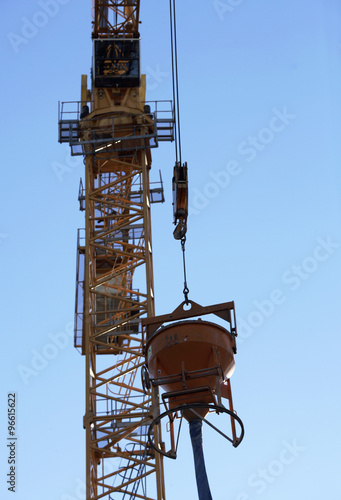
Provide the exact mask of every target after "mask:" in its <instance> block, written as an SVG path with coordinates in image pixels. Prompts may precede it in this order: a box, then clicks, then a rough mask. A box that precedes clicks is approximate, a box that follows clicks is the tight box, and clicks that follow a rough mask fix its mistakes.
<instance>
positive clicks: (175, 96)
mask: <svg viewBox="0 0 341 500" xmlns="http://www.w3.org/2000/svg"><path fill="white" fill-rule="evenodd" d="M169 15H170V35H171V53H172V84H173V101H174V113H175V116H174V135H175V157H176V163H178V162H180V165H181V133H180V102H179V76H178V50H177V34H176V12H175V0H169Z"/></svg>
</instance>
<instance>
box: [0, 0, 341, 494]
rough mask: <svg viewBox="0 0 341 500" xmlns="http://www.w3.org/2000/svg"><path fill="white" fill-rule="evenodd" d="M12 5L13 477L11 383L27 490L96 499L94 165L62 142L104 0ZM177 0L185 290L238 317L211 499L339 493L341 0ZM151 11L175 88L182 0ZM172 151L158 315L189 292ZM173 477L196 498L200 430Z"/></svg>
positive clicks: (150, 41)
mask: <svg viewBox="0 0 341 500" xmlns="http://www.w3.org/2000/svg"><path fill="white" fill-rule="evenodd" d="M3 3H4V5H3V6H2V14H3V15H2V18H1V21H0V22H1V49H0V50H1V58H2V67H3V78H2V93H1V96H2V105H1V111H2V120H1V139H2V145H3V147H2V168H1V181H2V182H1V185H2V195H1V214H2V217H1V223H0V252H1V264H0V265H1V276H2V292H1V293H2V298H1V305H2V311H3V312H2V332H3V333H2V339H3V356H2V363H1V382H0V388H1V389H0V397H1V405H0V408H2V410H1V412H0V429H1V436H2V437H1V441H0V476H1V477H0V492H1V493H0V494H1V498H4V499H7V498H13V494H12V493H11V492H8V491H7V486H6V474H7V473H8V470H9V468H8V467H9V466H8V464H7V458H8V449H7V447H6V437H7V419H6V417H7V394H8V393H9V392H12V391H15V392H16V394H17V437H18V442H17V450H16V451H17V493H16V497H15V498H16V499H17V500H31V499H32V500H45V499H46V498H49V500H80V499H82V498H83V496H82V495H83V485H84V468H85V467H84V463H85V458H84V448H85V444H84V443H85V436H84V431H83V427H82V418H83V413H84V360H83V359H82V357H81V356H80V355H79V354H78V352H77V351H76V350H75V349H74V348H73V341H72V338H71V334H72V322H73V312H74V293H75V261H76V258H75V256H76V230H77V228H78V227H83V225H84V223H83V215H82V213H80V212H79V210H78V201H77V194H78V184H79V178H80V177H81V176H83V164H82V161H81V160H80V159H79V158H77V157H76V158H71V157H70V154H69V151H68V149H67V148H66V146H65V145H60V144H58V142H57V103H58V101H59V100H61V101H71V100H79V99H80V76H81V74H82V73H89V68H90V63H91V42H90V33H91V2H90V1H87V2H84V1H81V0H51V1H48V0H41V1H32V0H26V1H24V0H17V1H16V2H6V3H5V2H3ZM178 4H179V5H178V7H177V14H178V20H177V23H178V49H179V74H180V108H181V131H182V146H183V148H182V157H183V160H184V161H187V163H188V167H189V179H190V210H191V212H190V213H191V215H190V218H189V229H188V237H187V268H188V269H187V272H188V286H189V289H190V294H189V297H190V298H191V299H192V300H195V301H196V302H199V303H200V304H202V305H210V304H214V303H219V302H224V301H229V300H234V301H235V304H236V311H237V325H238V326H239V339H238V340H239V342H238V354H237V356H236V370H235V373H234V375H233V377H232V391H233V396H234V405H235V409H236V410H237V412H238V415H239V416H240V417H241V418H242V419H243V421H244V424H245V438H244V441H243V442H242V444H241V445H240V447H239V448H238V449H233V448H232V447H230V446H229V444H228V443H227V442H225V441H224V440H223V439H222V438H221V437H220V436H219V435H218V434H213V433H211V432H210V430H207V429H205V433H204V447H205V454H206V462H207V463H206V465H207V469H208V475H209V480H210V485H211V489H212V493H213V498H214V500H225V499H226V498H230V499H231V500H249V499H252V500H254V499H258V498H259V499H260V500H268V499H269V500H270V499H271V500H282V499H283V500H284V499H287V498H291V499H293V500H295V499H309V500H317V499H318V500H320V498H329V499H330V500H339V498H340V486H341V481H340V475H339V470H338V464H339V462H340V451H339V450H340V444H341V443H340V431H339V420H340V419H339V413H340V399H339V393H340V390H339V381H340V361H339V352H340V347H341V342H340V320H339V310H340V299H341V293H340V292H341V289H340V288H341V285H340V279H339V275H340V274H339V273H340V262H341V232H340V223H341V220H340V219H341V217H340V213H341V203H340V200H341V195H340V190H341V174H340V157H341V145H340V143H341V141H340V136H341V134H340V133H341V122H340V116H341V93H340V81H341V7H340V4H339V2H338V1H337V0H329V1H328V2H327V1H323V0H309V1H308V0H298V1H295V2H294V1H284V0H277V1H276V2H269V1H266V0H259V1H258V2H252V1H251V0H239V1H238V0H221V1H215V0H198V1H196V2H191V1H186V2H178ZM141 20H142V24H141V37H142V41H141V44H142V71H143V72H144V73H146V74H147V82H148V89H147V92H148V94H147V98H148V99H149V100H159V99H171V96H172V91H171V69H170V47H169V44H170V42H169V30H168V2H167V1H166V0H159V1H157V2H156V1H155V0H154V1H152V0H141ZM173 165H174V148H173V145H171V144H161V147H160V148H159V149H158V150H156V151H153V165H152V180H157V179H158V170H159V169H161V171H162V176H163V180H164V185H165V195H166V203H164V204H163V205H162V206H161V205H154V206H153V211H152V217H153V251H154V276H155V291H156V312H157V314H163V313H166V312H170V311H172V310H173V309H174V308H175V307H176V306H177V305H178V304H179V303H180V302H181V301H182V289H183V282H182V269H181V265H182V262H181V250H180V245H179V243H178V242H176V241H174V240H173V237H172V232H173V226H172V206H171V176H172V168H173ZM140 279H141V276H139V275H137V276H136V280H137V283H136V286H139V284H138V280H140ZM141 286H142V285H141ZM70 332H71V334H70ZM51 346H52V347H51ZM225 424H226V422H224V423H222V424H221V425H222V426H223V425H225ZM165 479H166V495H167V499H169V500H173V499H174V500H176V499H178V498H182V497H186V498H193V499H194V498H196V486H195V477H194V467H193V462H192V456H191V450H190V447H189V437H188V432H187V430H186V429H184V430H183V432H182V437H181V442H180V449H179V457H178V459H177V460H176V461H174V462H173V461H167V463H166V477H165Z"/></svg>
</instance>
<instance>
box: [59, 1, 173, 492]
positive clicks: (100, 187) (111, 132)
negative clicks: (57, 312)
mask: <svg viewBox="0 0 341 500" xmlns="http://www.w3.org/2000/svg"><path fill="white" fill-rule="evenodd" d="M139 14H140V1H139V0H124V1H122V0H95V1H94V3H93V32H92V39H93V66H92V81H91V89H88V85H87V77H86V75H82V83H81V101H80V102H62V103H60V107H59V141H60V142H67V143H69V144H70V147H71V154H72V155H83V156H84V163H85V182H84V183H83V181H81V184H80V190H79V201H80V208H81V210H84V212H85V229H83V230H79V232H78V253H77V255H78V259H77V287H76V288H77V290H76V311H75V347H76V348H78V349H79V350H80V351H81V353H82V354H83V355H84V356H85V361H86V363H85V364H86V408H85V416H84V428H85V430H86V478H87V492H86V499H87V500H90V499H102V498H103V499H113V498H115V500H116V499H124V498H126V499H127V498H129V499H130V498H144V499H154V498H155V499H157V500H163V499H164V498H165V491H164V474H163V457H162V455H160V454H159V453H155V452H154V450H152V448H151V447H150V446H149V445H148V442H147V439H148V436H147V433H148V425H149V422H150V419H151V418H152V417H156V416H157V414H158V392H157V390H156V389H154V390H149V391H144V390H143V389H142V384H141V377H140V368H141V366H142V365H143V363H144V359H143V358H142V355H143V340H142V329H141V328H142V327H141V317H149V316H154V313H155V311H154V288H153V287H154V285H153V263H152V239H151V220H150V205H151V203H153V202H162V201H164V197H163V185H162V179H161V175H160V182H157V183H153V184H151V183H150V180H149V170H150V166H151V152H150V150H151V148H153V147H156V146H158V143H159V142H160V141H171V140H173V123H174V114H173V107H172V102H171V101H162V102H153V103H146V101H145V90H146V78H145V75H140V35H139ZM137 268H140V269H141V268H142V269H143V270H144V274H145V278H146V280H145V289H144V290H141V289H140V290H138V289H136V288H135V287H134V285H133V283H134V281H133V276H134V271H135V269H137ZM159 433H160V428H159V426H156V427H155V429H154V440H155V441H156V443H157V446H158V444H159V443H160V442H161V436H160V435H159ZM152 474H154V476H155V478H156V487H154V489H153V492H152V493H149V492H148V493H147V491H146V478H147V476H150V475H152ZM154 484H155V483H154Z"/></svg>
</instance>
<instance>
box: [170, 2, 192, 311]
mask: <svg viewBox="0 0 341 500" xmlns="http://www.w3.org/2000/svg"><path fill="white" fill-rule="evenodd" d="M169 18H170V37H171V59H172V86H173V101H174V136H175V141H174V142H175V160H176V164H177V165H180V166H181V165H182V158H181V129H180V98H179V72H178V46H177V30H176V11H175V0H169ZM185 242H186V237H185V236H184V237H183V238H181V249H182V252H183V271H184V289H183V294H184V297H185V302H186V304H187V305H188V304H189V300H188V293H189V288H188V286H187V277H186V263H185Z"/></svg>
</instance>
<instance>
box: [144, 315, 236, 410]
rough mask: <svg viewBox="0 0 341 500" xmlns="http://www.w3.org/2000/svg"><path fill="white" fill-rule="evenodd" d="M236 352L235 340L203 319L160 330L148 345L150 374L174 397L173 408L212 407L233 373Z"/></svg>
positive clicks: (178, 323)
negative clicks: (207, 404) (208, 404)
mask: <svg viewBox="0 0 341 500" xmlns="http://www.w3.org/2000/svg"><path fill="white" fill-rule="evenodd" d="M234 352H235V339H234V336H233V335H232V334H231V333H230V332H229V331H228V330H226V329H225V328H223V327H221V326H220V325H216V324H214V323H210V322H208V321H202V320H201V319H199V320H196V321H195V320H192V321H179V322H176V323H173V324H171V325H168V326H165V327H162V328H159V329H158V330H157V331H156V332H155V333H154V334H153V335H152V336H151V337H150V338H149V339H148V340H147V343H146V361H147V366H148V371H149V374H150V376H151V377H152V379H154V381H158V385H161V387H162V389H163V390H164V391H165V392H166V393H172V394H173V396H172V397H171V398H169V406H170V408H172V407H175V406H178V405H179V404H192V403H213V402H214V394H216V392H217V390H218V386H220V384H222V383H223V381H224V380H226V378H230V376H231V375H232V373H233V371H234V367H235V361H234ZM176 392H179V393H180V394H179V395H178V396H177V395H176ZM174 393H175V394H174ZM207 411H208V410H207ZM207 411H206V412H204V413H207Z"/></svg>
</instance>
